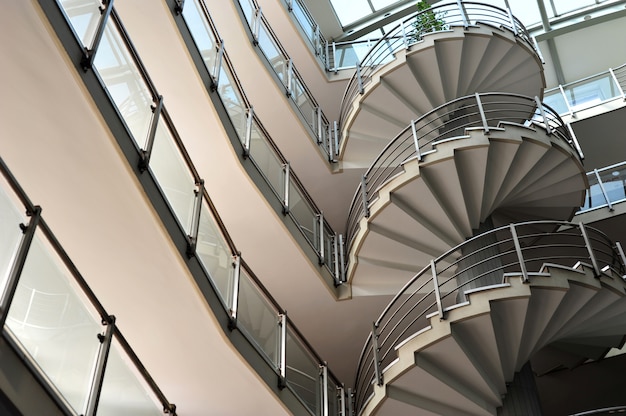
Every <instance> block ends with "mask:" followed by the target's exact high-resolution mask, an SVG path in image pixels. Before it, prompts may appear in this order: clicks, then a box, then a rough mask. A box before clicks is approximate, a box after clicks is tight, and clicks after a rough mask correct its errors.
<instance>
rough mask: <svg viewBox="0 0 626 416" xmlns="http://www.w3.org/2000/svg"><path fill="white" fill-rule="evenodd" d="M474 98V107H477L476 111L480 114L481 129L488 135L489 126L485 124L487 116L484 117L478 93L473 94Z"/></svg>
mask: <svg viewBox="0 0 626 416" xmlns="http://www.w3.org/2000/svg"><path fill="white" fill-rule="evenodd" d="M475 96H476V105H477V106H478V111H479V112H480V119H481V120H482V122H483V129H485V134H489V124H488V123H487V116H485V110H484V108H483V102H482V101H481V100H480V95H479V94H478V93H475Z"/></svg>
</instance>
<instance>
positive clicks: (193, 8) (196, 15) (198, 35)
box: [183, 0, 217, 76]
mask: <svg viewBox="0 0 626 416" xmlns="http://www.w3.org/2000/svg"><path fill="white" fill-rule="evenodd" d="M183 17H184V18H185V22H186V23H187V27H189V31H190V32H191V35H192V37H193V40H194V41H195V42H196V46H197V47H198V50H199V51H200V55H202V59H203V60H204V64H205V66H206V68H207V70H208V71H209V74H211V75H213V76H215V70H216V68H215V65H216V58H217V40H216V39H215V37H214V36H213V32H212V31H211V28H210V26H209V23H208V22H207V20H206V18H205V16H204V12H203V11H202V6H200V3H199V2H198V0H189V1H186V2H185V4H184V6H183Z"/></svg>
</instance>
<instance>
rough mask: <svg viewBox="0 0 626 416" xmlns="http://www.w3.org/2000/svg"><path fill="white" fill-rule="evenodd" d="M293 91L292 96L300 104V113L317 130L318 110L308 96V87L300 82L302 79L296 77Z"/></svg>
mask: <svg viewBox="0 0 626 416" xmlns="http://www.w3.org/2000/svg"><path fill="white" fill-rule="evenodd" d="M292 85H293V91H292V98H293V100H294V102H295V103H296V105H297V106H298V110H300V114H302V116H303V117H304V119H305V120H306V122H307V124H308V125H309V127H310V128H311V129H312V130H313V131H317V128H316V124H317V116H316V115H317V111H316V108H315V104H314V103H313V102H312V101H311V99H310V97H309V96H308V94H307V92H306V89H305V88H304V86H303V85H302V83H301V82H300V80H298V79H296V80H294V82H293V84H292Z"/></svg>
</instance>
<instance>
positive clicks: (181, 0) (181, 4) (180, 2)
mask: <svg viewBox="0 0 626 416" xmlns="http://www.w3.org/2000/svg"><path fill="white" fill-rule="evenodd" d="M184 9H185V0H176V4H175V5H174V11H175V12H176V14H181V13H182V12H183V10H184Z"/></svg>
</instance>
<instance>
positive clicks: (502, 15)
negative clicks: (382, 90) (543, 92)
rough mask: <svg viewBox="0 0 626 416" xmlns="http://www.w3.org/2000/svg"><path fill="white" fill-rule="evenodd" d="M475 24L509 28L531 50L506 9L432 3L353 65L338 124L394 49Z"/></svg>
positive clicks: (519, 24)
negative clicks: (436, 33) (431, 34)
mask: <svg viewBox="0 0 626 416" xmlns="http://www.w3.org/2000/svg"><path fill="white" fill-rule="evenodd" d="M477 24H485V25H489V26H495V27H497V28H500V29H506V30H509V31H511V32H513V33H514V34H515V35H516V36H519V37H520V38H521V39H523V40H524V41H525V42H526V43H527V44H528V45H529V46H530V47H531V48H532V49H533V50H534V49H535V47H534V43H533V42H532V38H531V36H530V34H529V33H528V30H527V29H526V27H524V25H523V24H522V22H520V21H519V19H517V18H516V17H514V16H513V15H512V14H511V12H510V10H506V9H503V8H500V7H497V6H492V5H489V4H484V3H476V2H466V1H463V2H461V1H457V2H453V3H446V4H437V5H434V6H432V7H431V8H429V9H427V10H422V11H419V12H417V13H414V14H412V15H410V16H409V17H407V18H406V19H404V20H403V21H402V22H401V23H400V24H398V25H397V26H396V27H395V28H393V29H391V30H390V31H389V33H387V34H386V35H385V36H384V37H382V38H381V39H380V40H379V41H378V42H376V44H375V45H374V46H372V48H371V49H370V50H369V52H368V53H367V54H366V55H365V57H364V58H363V61H362V62H361V63H359V64H357V68H356V71H355V73H354V75H353V76H352V78H351V79H350V81H349V82H348V85H347V87H346V90H345V92H344V94H343V98H342V102H341V107H340V113H339V125H340V126H343V123H344V122H345V120H346V118H347V115H348V112H349V111H350V108H351V103H352V101H353V100H354V98H355V97H356V96H357V95H359V94H360V93H362V92H363V88H364V87H365V86H366V85H367V84H369V83H370V81H371V79H372V75H373V73H374V72H375V71H376V69H377V68H378V67H380V66H381V65H383V64H386V63H388V62H390V61H392V60H393V59H394V56H395V54H396V52H398V51H400V50H403V49H409V48H410V47H411V45H413V44H415V43H417V42H419V41H420V40H422V38H423V36H424V35H425V34H428V33H432V32H439V31H444V30H449V29H450V28H451V27H457V26H463V27H465V28H467V27H469V26H471V25H477Z"/></svg>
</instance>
